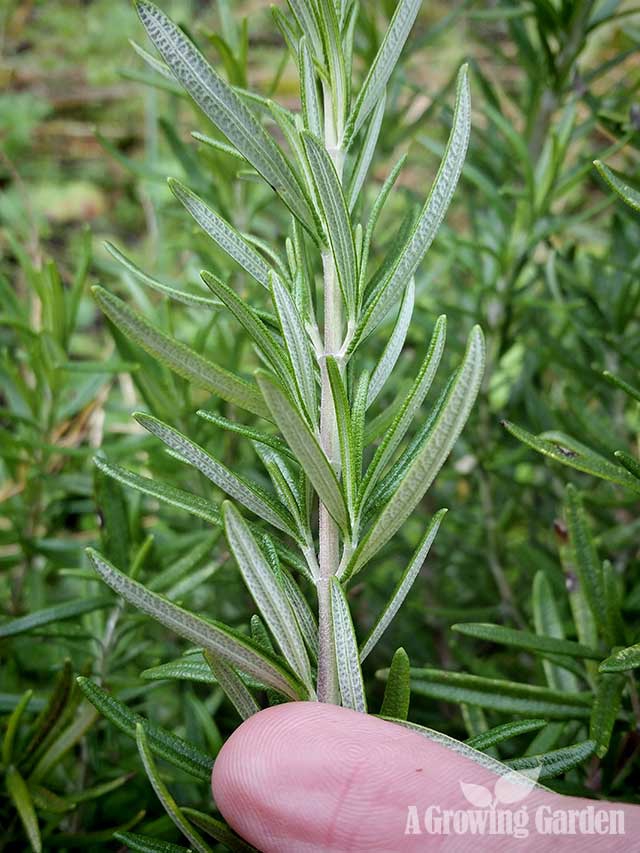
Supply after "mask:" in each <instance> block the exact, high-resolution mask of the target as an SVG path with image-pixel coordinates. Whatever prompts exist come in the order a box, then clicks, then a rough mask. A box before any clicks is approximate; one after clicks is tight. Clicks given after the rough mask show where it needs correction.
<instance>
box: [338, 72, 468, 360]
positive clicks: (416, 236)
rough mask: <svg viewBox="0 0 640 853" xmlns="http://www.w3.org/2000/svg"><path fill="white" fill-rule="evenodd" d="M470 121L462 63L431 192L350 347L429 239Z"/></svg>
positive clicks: (372, 323)
mask: <svg viewBox="0 0 640 853" xmlns="http://www.w3.org/2000/svg"><path fill="white" fill-rule="evenodd" d="M470 120H471V101H470V96H469V83H468V80H467V68H466V66H463V68H462V69H461V70H460V74H459V75H458V87H457V94H456V108H455V111H454V114H453V126H452V128H451V134H450V136H449V141H448V143H447V148H446V150H445V153H444V157H443V159H442V162H441V164H440V168H439V169H438V174H437V175H436V178H435V181H434V182H433V186H432V187H431V192H430V193H429V197H428V199H427V201H426V203H425V205H424V207H423V208H422V211H421V213H420V216H419V217H418V220H417V222H416V224H415V226H414V227H413V230H412V232H411V236H410V237H409V240H408V241H407V243H406V244H405V246H404V247H403V249H402V251H401V253H400V254H399V256H398V258H397V260H396V262H395V264H394V266H393V268H392V269H391V270H390V271H389V272H388V274H387V275H386V276H385V277H384V279H383V280H382V281H381V282H380V284H379V285H378V286H377V288H376V290H375V292H374V293H373V294H372V296H371V298H370V300H369V302H368V304H367V306H366V310H365V312H364V315H363V317H362V319H361V320H360V322H359V323H358V327H357V329H356V332H355V335H354V338H353V341H352V343H351V350H353V349H355V347H356V346H357V345H358V343H359V342H360V341H361V340H363V339H364V338H365V337H367V335H369V334H370V333H371V332H372V331H373V330H374V329H375V328H376V326H377V325H378V324H379V323H380V322H381V321H382V320H383V319H384V318H385V316H386V314H387V312H388V311H389V309H390V308H391V306H392V305H393V304H394V302H395V301H396V298H397V296H398V294H399V293H401V292H402V291H403V290H404V288H405V286H406V284H407V282H408V281H409V279H410V278H411V276H412V275H413V274H414V272H415V271H416V268H417V266H418V264H419V263H420V262H421V261H422V259H423V258H424V256H425V254H426V253H427V250H428V249H429V246H430V245H431V243H432V242H433V238H434V237H435V235H436V232H437V230H438V228H439V227H440V223H441V222H442V220H443V219H444V215H445V213H446V211H447V208H448V207H449V202H450V201H451V197H452V196H453V192H454V190H455V188H456V185H457V183H458V178H459V177H460V173H461V172H462V166H463V163H464V158H465V154H466V151H467V144H468V142H469V131H470Z"/></svg>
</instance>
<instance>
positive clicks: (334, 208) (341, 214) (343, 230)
mask: <svg viewBox="0 0 640 853" xmlns="http://www.w3.org/2000/svg"><path fill="white" fill-rule="evenodd" d="M302 140H303V143H304V150H305V153H306V156H307V158H308V160H309V167H310V170H311V175H312V177H313V181H314V184H315V188H316V192H317V194H318V199H319V201H320V205H321V208H322V219H323V222H324V226H325V232H326V238H327V241H328V243H329V246H330V247H331V253H332V255H333V260H334V263H335V268H336V272H337V275H338V281H339V284H340V290H341V291H342V297H343V299H344V302H345V305H346V307H347V313H348V315H349V317H354V316H355V313H354V312H355V307H356V294H357V280H358V270H357V265H356V250H355V245H354V242H353V231H352V230H351V222H350V220H349V211H348V208H347V204H346V201H345V198H344V193H343V191H342V186H341V184H340V179H339V178H338V175H337V173H336V170H335V167H334V165H333V163H332V162H331V158H330V156H329V154H328V153H327V149H326V148H325V147H324V145H322V144H321V143H320V142H319V141H318V140H317V139H316V138H315V137H314V136H312V135H311V134H310V133H303V134H302Z"/></svg>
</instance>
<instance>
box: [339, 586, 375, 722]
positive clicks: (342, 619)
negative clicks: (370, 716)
mask: <svg viewBox="0 0 640 853" xmlns="http://www.w3.org/2000/svg"><path fill="white" fill-rule="evenodd" d="M331 634H332V637H333V645H334V651H335V658H336V667H337V673H338V684H339V686H340V697H341V699H342V705H343V706H344V707H345V708H351V709H352V710H353V711H360V712H362V713H363V714H366V713H367V700H366V697H365V693H364V683H363V681H362V669H361V668H360V656H359V655H358V644H357V642H356V635H355V631H354V628H353V622H352V621H351V613H350V612H349V603H348V601H347V598H346V596H345V594H344V590H343V589H342V585H341V584H340V581H339V580H337V578H335V577H332V578H331Z"/></svg>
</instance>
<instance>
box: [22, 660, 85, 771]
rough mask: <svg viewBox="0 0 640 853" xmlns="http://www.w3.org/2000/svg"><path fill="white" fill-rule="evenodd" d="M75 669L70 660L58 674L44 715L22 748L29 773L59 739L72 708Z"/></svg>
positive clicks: (36, 723) (25, 768)
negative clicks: (56, 739) (53, 740)
mask: <svg viewBox="0 0 640 853" xmlns="http://www.w3.org/2000/svg"><path fill="white" fill-rule="evenodd" d="M72 689H73V668H72V666H71V661H70V660H69V659H67V660H65V662H64V665H63V666H62V668H61V669H60V671H59V672H58V674H57V676H56V679H55V682H54V685H53V690H52V691H51V695H50V696H49V701H48V702H47V704H46V706H45V708H44V709H43V711H42V713H41V714H39V715H38V718H37V720H36V721H35V723H34V724H33V733H32V735H31V737H30V739H29V741H28V742H27V744H26V746H24V747H23V748H22V751H21V756H20V765H21V767H22V769H23V770H24V771H25V772H27V771H30V770H31V769H32V768H33V765H34V763H35V762H36V761H37V760H38V759H39V758H40V757H41V756H42V753H43V751H44V750H46V748H47V746H48V745H50V743H51V739H52V737H56V736H57V737H59V736H60V733H59V729H60V725H61V723H62V722H63V721H64V717H65V713H66V712H67V711H68V710H69V708H70V707H72Z"/></svg>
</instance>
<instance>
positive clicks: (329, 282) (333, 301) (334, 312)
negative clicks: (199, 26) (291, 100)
mask: <svg viewBox="0 0 640 853" xmlns="http://www.w3.org/2000/svg"><path fill="white" fill-rule="evenodd" d="M331 106H332V105H331V97H330V93H329V92H328V90H325V140H324V141H325V146H326V148H327V151H328V152H329V154H330V155H331V159H332V160H333V163H334V165H335V167H336V171H337V173H338V177H339V178H340V179H341V178H342V167H343V163H344V153H343V152H342V151H341V150H340V148H339V147H337V145H336V132H335V125H334V121H333V111H332V109H331ZM322 270H323V281H324V341H323V345H324V353H323V357H321V358H320V377H321V401H320V440H321V443H322V447H323V449H324V451H325V453H326V454H327V457H328V458H329V460H330V461H331V463H332V465H333V466H334V469H335V470H336V474H337V475H338V476H339V475H340V468H339V466H340V446H339V439H338V426H337V423H336V416H335V411H334V407H333V397H332V394H331V385H330V383H329V374H328V372H327V366H326V356H327V355H334V354H336V353H337V352H338V351H339V350H340V347H341V345H342V325H343V316H342V315H343V311H342V294H341V292H340V287H339V285H338V280H337V274H336V268H335V263H334V260H333V255H332V254H331V251H330V250H328V249H327V250H325V251H324V252H323V253H322ZM318 538H319V554H318V562H319V569H320V577H319V578H318V583H317V591H318V626H319V638H318V641H319V642H318V700H319V701H320V702H332V703H335V704H339V701H340V699H339V691H338V682H337V672H336V661H335V654H334V650H333V638H332V632H331V578H332V577H333V576H334V575H335V574H336V572H337V571H338V565H339V562H340V533H339V530H338V525H337V524H336V523H335V521H334V520H333V518H332V517H331V515H330V514H329V512H328V511H327V508H326V507H325V506H324V504H323V503H322V502H320V510H319V525H318Z"/></svg>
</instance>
